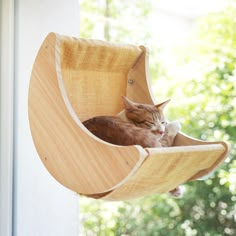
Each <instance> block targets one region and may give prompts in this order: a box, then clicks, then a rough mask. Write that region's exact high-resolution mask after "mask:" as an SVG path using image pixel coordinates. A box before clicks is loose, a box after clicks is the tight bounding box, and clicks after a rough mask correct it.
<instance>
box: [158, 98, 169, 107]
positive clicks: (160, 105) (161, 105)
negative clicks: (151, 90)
mask: <svg viewBox="0 0 236 236" xmlns="http://www.w3.org/2000/svg"><path fill="white" fill-rule="evenodd" d="M169 102H170V99H168V100H166V101H164V102H162V103H158V104H157V105H155V107H156V108H157V109H158V110H163V109H164V108H165V106H166V105H167V104H168V103H169Z"/></svg>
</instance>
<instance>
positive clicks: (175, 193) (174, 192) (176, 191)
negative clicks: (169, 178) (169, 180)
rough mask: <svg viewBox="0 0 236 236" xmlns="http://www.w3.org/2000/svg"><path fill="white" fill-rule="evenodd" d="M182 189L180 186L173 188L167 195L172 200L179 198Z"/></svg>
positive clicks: (181, 194)
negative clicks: (172, 198)
mask: <svg viewBox="0 0 236 236" xmlns="http://www.w3.org/2000/svg"><path fill="white" fill-rule="evenodd" d="M183 193H184V191H183V188H182V187H181V186H178V187H176V188H174V189H173V190H171V191H169V194H170V195H171V196H172V197H174V198H181V197H182V196H183Z"/></svg>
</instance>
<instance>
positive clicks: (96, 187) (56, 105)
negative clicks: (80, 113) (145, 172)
mask: <svg viewBox="0 0 236 236" xmlns="http://www.w3.org/2000/svg"><path fill="white" fill-rule="evenodd" d="M56 37H57V34H55V33H50V34H49V35H48V36H47V37H46V39H45V40H44V42H43V44H42V45H41V48H40V50H39V53H38V55H37V57H36V60H35V63H34V67H33V71H32V75H31V80H30V86H29V97H28V111H29V122H30V128H31V134H32V137H33V141H34V144H35V147H36V149H37V152H38V154H39V156H40V158H41V160H42V162H43V164H44V165H45V167H46V168H47V170H48V171H49V173H50V174H51V175H52V176H53V177H54V178H55V179H56V180H57V181H58V182H60V183H61V184H62V185H64V186H65V187H67V188H69V189H71V190H73V191H75V192H77V193H81V194H96V193H101V192H106V191H109V190H111V189H113V188H114V186H117V185H119V183H120V182H122V181H123V179H125V178H127V176H129V175H130V174H131V173H132V171H134V170H135V169H136V168H137V166H139V165H140V163H141V162H142V161H143V160H144V159H145V158H146V156H147V153H146V151H145V150H144V149H142V148H141V147H136V146H129V147H123V146H115V145H112V144H108V143H106V142H103V141H101V140H100V139H98V138H96V137H95V136H93V135H92V134H91V133H90V132H89V131H88V130H87V129H86V128H85V127H84V126H83V124H82V123H81V122H80V120H79V119H78V118H75V117H73V116H71V114H70V112H69V110H68V106H66V103H65V100H64V99H65V97H64V98H63V96H62V94H63V92H62V90H61V88H60V86H62V84H61V85H59V83H58V78H57V73H56V67H57V66H58V65H56V63H58V62H56V59H55V45H56ZM130 172H131V173H130Z"/></svg>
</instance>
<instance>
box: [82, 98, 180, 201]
mask: <svg viewBox="0 0 236 236" xmlns="http://www.w3.org/2000/svg"><path fill="white" fill-rule="evenodd" d="M123 100H124V107H125V109H124V110H123V111H121V112H120V113H119V114H118V115H117V116H97V117H93V118H91V119H89V120H86V121H84V122H83V124H84V125H85V126H86V127H87V129H88V130H89V131H90V132H91V133H93V134H94V135H96V136H97V137H99V138H100V139H102V140H104V141H106V142H109V143H112V144H116V145H124V146H127V145H140V146H142V147H144V148H146V147H150V148H153V147H170V146H172V145H173V142H174V138H175V136H176V135H177V133H178V132H179V130H180V125H179V123H178V122H177V121H174V122H170V123H168V122H167V121H166V118H165V116H164V113H163V110H164V108H165V106H166V105H167V103H168V102H169V101H170V100H167V101H165V102H162V103H159V104H157V105H148V104H140V103H135V102H132V101H130V100H129V99H128V98H126V97H123ZM170 194H171V195H173V196H176V197H177V196H179V195H180V194H181V192H180V189H179V188H176V189H174V190H172V191H170Z"/></svg>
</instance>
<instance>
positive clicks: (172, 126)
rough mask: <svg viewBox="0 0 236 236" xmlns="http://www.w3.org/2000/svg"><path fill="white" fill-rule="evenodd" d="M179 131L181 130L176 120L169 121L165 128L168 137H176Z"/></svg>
mask: <svg viewBox="0 0 236 236" xmlns="http://www.w3.org/2000/svg"><path fill="white" fill-rule="evenodd" d="M180 129H181V125H180V123H179V121H177V120H175V121H171V122H170V123H168V124H167V126H166V130H167V132H168V135H170V136H175V135H177V133H178V132H179V131H180Z"/></svg>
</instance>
